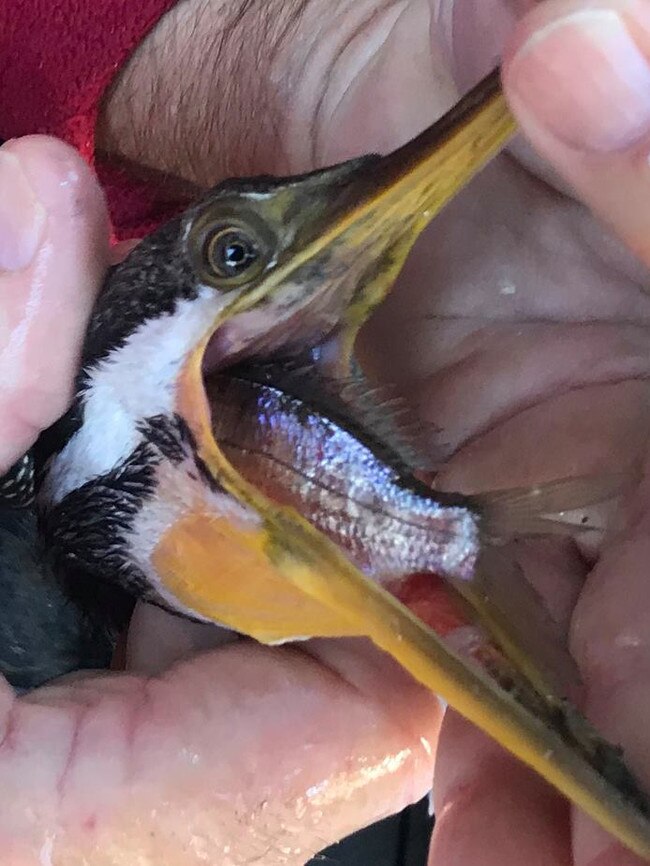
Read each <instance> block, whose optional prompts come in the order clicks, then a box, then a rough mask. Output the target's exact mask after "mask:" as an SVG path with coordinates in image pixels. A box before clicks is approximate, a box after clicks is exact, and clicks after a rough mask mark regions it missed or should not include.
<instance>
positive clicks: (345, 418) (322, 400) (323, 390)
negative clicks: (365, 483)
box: [236, 361, 432, 473]
mask: <svg viewBox="0 0 650 866" xmlns="http://www.w3.org/2000/svg"><path fill="white" fill-rule="evenodd" d="M236 373H237V374H238V375H244V376H245V378H248V379H251V380H254V381H258V382H260V383H262V384H267V385H271V386H273V387H276V388H279V389H280V390H282V391H284V392H286V393H287V394H289V395H291V396H293V397H296V398H297V399H299V400H302V401H303V402H305V403H306V404H308V405H310V406H312V407H313V408H314V409H316V410H319V411H321V412H322V413H323V414H324V415H326V416H327V417H328V418H330V419H331V420H332V421H335V422H336V423H338V424H340V425H341V426H342V427H344V428H345V429H347V430H348V432H349V433H350V434H351V435H353V436H354V437H355V438H356V439H358V440H359V441H361V442H363V443H364V444H366V445H367V446H368V447H369V448H370V449H371V450H372V451H373V452H375V453H376V454H377V456H378V457H380V458H381V459H382V460H384V461H385V462H386V463H388V464H390V465H392V466H393V467H395V468H396V469H397V470H398V471H399V472H400V473H404V472H409V473H412V472H413V471H426V470H430V469H431V463H432V461H431V460H430V459H427V457H426V450H425V447H424V445H423V442H424V432H425V431H424V426H423V425H422V424H421V423H419V422H418V421H417V419H416V418H415V415H414V413H413V412H412V411H411V410H410V409H409V407H408V405H407V403H406V401H405V400H404V399H403V398H401V397H400V396H399V395H398V394H397V392H396V391H395V389H393V388H391V387H390V386H384V385H381V386H375V385H373V384H371V383H370V382H369V381H368V379H367V378H366V377H365V375H364V374H363V373H362V372H361V370H360V369H359V368H358V367H356V366H355V369H354V370H353V371H352V372H351V373H350V374H349V375H348V376H345V377H338V376H337V377H335V376H331V375H327V374H324V373H323V372H322V371H321V370H320V369H319V368H318V367H316V366H315V365H314V364H313V362H305V363H301V362H299V361H288V362H282V363H268V364H255V365H250V364H246V365H245V366H242V367H241V368H240V367H237V368H236Z"/></svg>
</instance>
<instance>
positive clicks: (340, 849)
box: [307, 797, 433, 866]
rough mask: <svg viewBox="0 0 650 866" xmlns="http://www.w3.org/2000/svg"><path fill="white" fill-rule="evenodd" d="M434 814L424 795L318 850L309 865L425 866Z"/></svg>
mask: <svg viewBox="0 0 650 866" xmlns="http://www.w3.org/2000/svg"><path fill="white" fill-rule="evenodd" d="M432 829H433V818H431V817H430V816H429V800H428V798H426V797H425V799H424V800H420V802H419V803H416V804H415V806H409V807H408V808H407V809H404V811H403V812H400V813H399V814H398V815H393V816H391V817H390V818H386V819H385V820H384V821H380V822H379V823H378V824H373V825H372V826H370V827H367V828H366V829H365V830H361V831H360V832H359V833H355V834H354V836H348V838H347V839H343V841H342V842H339V844H338V845H332V846H331V847H330V848H326V849H325V850H324V851H321V853H320V854H317V855H316V856H315V857H314V859H313V860H310V861H309V863H308V864H307V866H426V863H427V853H428V850H429V839H430V837H431V830H432Z"/></svg>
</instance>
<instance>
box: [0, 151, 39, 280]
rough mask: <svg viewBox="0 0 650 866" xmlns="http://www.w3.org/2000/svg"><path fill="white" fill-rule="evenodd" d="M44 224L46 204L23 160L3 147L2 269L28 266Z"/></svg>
mask: <svg viewBox="0 0 650 866" xmlns="http://www.w3.org/2000/svg"><path fill="white" fill-rule="evenodd" d="M44 225H45V208H44V207H43V205H42V204H41V203H40V202H39V200H38V198H37V197H36V195H35V193H34V190H33V189H32V187H31V185H30V183H29V181H28V180H27V177H26V176H25V173H24V172H23V169H22V167H21V164H20V160H19V159H18V157H17V156H16V155H15V154H13V153H9V152H8V151H5V150H0V270H6V271H18V270H21V269H22V268H25V267H27V265H28V264H29V263H30V262H31V261H32V259H33V258H34V256H35V254H36V250H37V249H38V244H39V241H40V239H41V234H42V231H43V226H44Z"/></svg>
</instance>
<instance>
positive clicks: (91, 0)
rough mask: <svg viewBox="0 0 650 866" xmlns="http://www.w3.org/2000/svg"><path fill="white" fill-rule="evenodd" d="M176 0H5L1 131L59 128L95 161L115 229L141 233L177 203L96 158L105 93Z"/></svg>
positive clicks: (0, 24)
mask: <svg viewBox="0 0 650 866" xmlns="http://www.w3.org/2000/svg"><path fill="white" fill-rule="evenodd" d="M175 3H176V0H0V139H8V138H13V137H15V136H20V135H28V134H30V133H37V132H39V133H47V134H50V135H56V136H58V137H59V138H62V139H64V140H66V141H68V142H70V143H71V144H72V145H74V146H75V147H76V148H77V149H78V150H79V151H80V152H81V154H82V155H83V156H84V157H85V159H87V160H88V162H89V163H91V164H92V165H94V166H95V168H96V170H97V173H98V174H99V177H100V180H101V182H102V185H103V186H104V188H105V189H106V193H107V197H108V202H109V208H110V212H111V218H112V220H113V225H114V227H115V234H116V236H117V237H119V238H124V237H138V236H141V235H142V234H144V233H145V232H146V231H148V230H150V229H151V228H153V227H154V226H155V225H157V224H159V223H160V222H162V221H163V220H164V219H166V218H167V217H168V216H169V215H170V214H171V213H172V212H173V211H174V210H178V207H176V208H174V206H173V205H170V204H169V203H165V204H162V203H161V202H158V201H157V200H156V189H155V186H154V185H152V184H149V183H144V182H134V181H133V180H132V179H130V178H129V177H128V176H127V175H126V173H124V172H122V171H119V170H117V169H116V168H114V167H111V166H107V165H101V164H98V163H96V162H95V154H94V148H95V140H94V131H95V125H96V121H97V114H98V109H99V104H100V102H101V98H102V96H103V94H104V93H105V91H106V88H107V87H108V86H109V84H110V83H111V81H112V80H113V77H114V76H115V73H116V72H117V71H118V70H119V69H120V68H121V67H122V66H123V65H124V63H125V62H126V60H127V59H128V57H129V55H130V54H131V53H132V52H133V50H134V49H135V48H136V47H137V45H138V44H139V43H140V42H141V41H142V39H143V38H144V37H145V35H146V34H147V33H148V31H149V30H150V29H151V28H152V27H153V26H154V25H155V24H156V22H157V21H158V20H159V19H160V18H161V17H162V15H163V14H164V13H165V12H166V11H167V10H168V9H170V8H171V7H172V6H174V5H175Z"/></svg>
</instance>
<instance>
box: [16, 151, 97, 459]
mask: <svg viewBox="0 0 650 866" xmlns="http://www.w3.org/2000/svg"><path fill="white" fill-rule="evenodd" d="M0 190H1V194H0V298H1V299H2V301H1V308H0V310H1V315H0V383H1V384H0V469H1V468H4V469H6V468H8V467H9V466H10V465H11V464H12V463H13V461H14V460H15V459H16V458H18V457H19V456H20V455H21V454H22V453H24V452H25V451H26V450H27V449H28V448H29V447H30V446H31V444H32V443H33V441H34V440H35V439H36V437H37V435H38V434H39V433H40V431H41V430H43V429H44V428H45V427H47V426H49V425H50V424H51V423H52V422H53V421H55V420H56V418H58V417H59V416H60V415H61V414H62V413H63V412H64V411H65V409H66V407H67V405H68V402H69V400H70V398H71V396H72V383H73V377H74V374H75V371H76V368H77V362H78V357H79V352H80V348H81V342H82V339H83V334H84V331H85V327H86V322H87V319H88V316H89V314H90V310H91V307H92V304H93V300H94V297H95V295H96V293H97V291H98V289H99V286H100V283H101V279H102V276H103V273H104V269H105V267H106V264H107V256H108V237H109V235H108V222H107V216H106V209H105V205H104V201H103V196H102V194H101V192H100V189H99V186H98V184H97V182H96V181H95V179H94V177H93V175H92V173H91V171H90V170H89V169H88V167H87V166H86V165H85V164H84V162H83V161H82V160H81V158H80V157H79V156H78V155H77V154H76V153H75V152H74V151H73V150H72V148H70V147H68V146H67V145H65V144H63V143H62V142H60V141H57V140H55V139H51V138H46V137H44V136H29V137H26V138H22V139H16V140H13V141H9V142H7V143H6V144H4V145H3V146H2V148H0Z"/></svg>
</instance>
